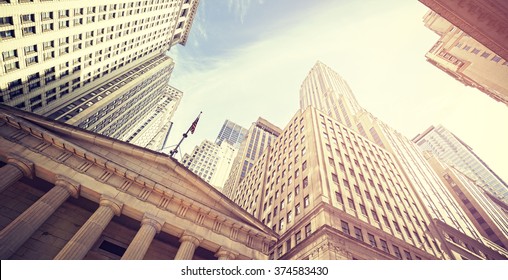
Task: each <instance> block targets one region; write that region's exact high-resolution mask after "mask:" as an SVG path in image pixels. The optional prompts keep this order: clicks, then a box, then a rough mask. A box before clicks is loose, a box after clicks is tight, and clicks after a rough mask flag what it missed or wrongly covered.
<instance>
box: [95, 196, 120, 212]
mask: <svg viewBox="0 0 508 280" xmlns="http://www.w3.org/2000/svg"><path fill="white" fill-rule="evenodd" d="M99 205H100V206H106V207H109V208H111V210H113V213H114V214H115V216H120V214H122V208H123V202H120V201H118V200H116V199H114V198H112V197H109V196H107V195H102V196H101V200H100V202H99Z"/></svg>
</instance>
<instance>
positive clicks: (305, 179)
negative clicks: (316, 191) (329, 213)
mask: <svg viewBox="0 0 508 280" xmlns="http://www.w3.org/2000/svg"><path fill="white" fill-rule="evenodd" d="M308 185H309V179H308V177H305V178H303V188H306V187H307V186H308Z"/></svg>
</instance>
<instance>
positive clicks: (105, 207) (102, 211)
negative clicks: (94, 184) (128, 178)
mask: <svg viewBox="0 0 508 280" xmlns="http://www.w3.org/2000/svg"><path fill="white" fill-rule="evenodd" d="M122 207H123V204H122V203H121V202H119V201H117V200H115V199H113V198H109V197H105V196H102V197H101V200H100V202H99V208H98V209H97V210H96V211H95V212H94V213H93V215H92V216H91V217H90V218H89V219H88V220H87V221H86V222H85V224H84V225H83V226H82V227H81V228H80V229H79V230H78V232H76V234H74V236H73V237H72V238H71V240H69V242H67V244H65V246H64V247H63V248H62V250H60V252H59V253H58V255H56V257H55V260H81V259H83V258H84V257H85V255H86V254H87V253H88V251H90V249H91V248H92V246H93V245H94V244H95V242H96V241H97V239H99V237H100V236H101V234H102V232H103V231H104V229H105V228H106V226H108V224H109V222H110V221H111V219H113V216H114V215H117V216H119V215H120V214H121V212H122Z"/></svg>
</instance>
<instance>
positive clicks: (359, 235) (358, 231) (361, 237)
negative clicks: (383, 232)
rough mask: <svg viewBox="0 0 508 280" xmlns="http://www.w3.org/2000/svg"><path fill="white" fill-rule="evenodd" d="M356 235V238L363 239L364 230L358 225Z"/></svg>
mask: <svg viewBox="0 0 508 280" xmlns="http://www.w3.org/2000/svg"><path fill="white" fill-rule="evenodd" d="M355 237H356V239H358V240H360V241H363V234H362V230H361V229H359V228H357V227H355Z"/></svg>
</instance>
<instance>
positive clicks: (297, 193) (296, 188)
mask: <svg viewBox="0 0 508 280" xmlns="http://www.w3.org/2000/svg"><path fill="white" fill-rule="evenodd" d="M299 194H300V185H298V186H296V187H295V196H296V195H299Z"/></svg>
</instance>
